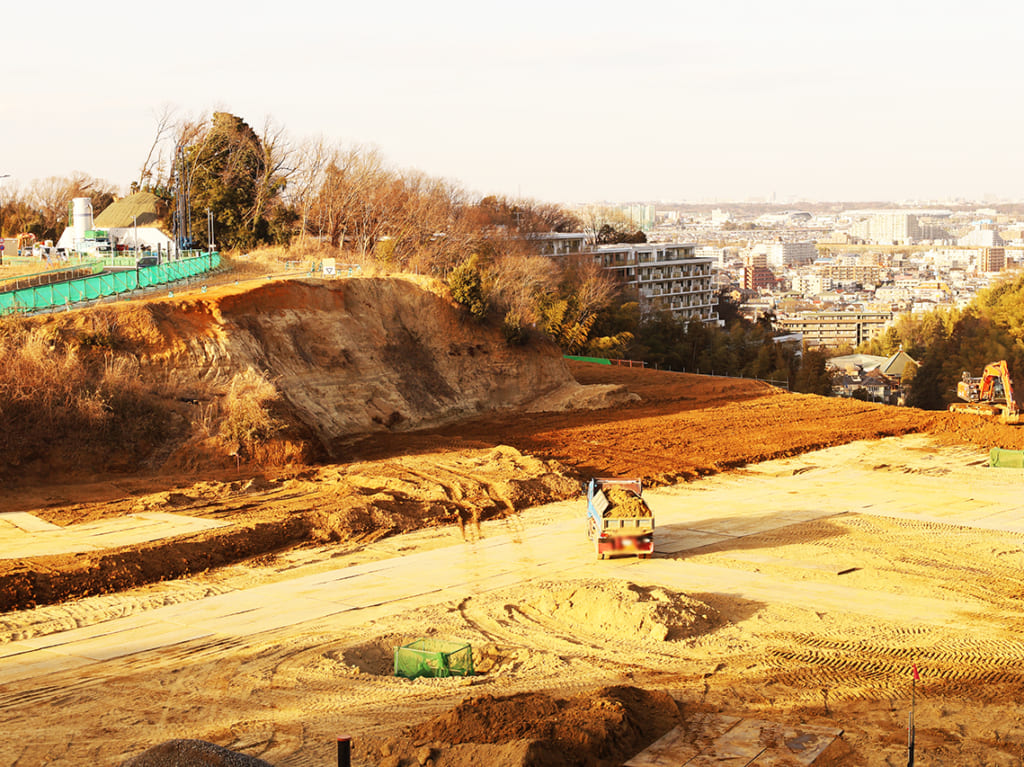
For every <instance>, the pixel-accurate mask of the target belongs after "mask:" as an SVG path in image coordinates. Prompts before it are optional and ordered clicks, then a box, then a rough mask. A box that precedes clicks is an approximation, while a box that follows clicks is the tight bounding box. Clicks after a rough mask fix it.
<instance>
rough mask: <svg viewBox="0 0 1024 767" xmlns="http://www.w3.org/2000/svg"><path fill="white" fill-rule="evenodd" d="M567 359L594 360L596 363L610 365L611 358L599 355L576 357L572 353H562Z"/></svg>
mask: <svg viewBox="0 0 1024 767" xmlns="http://www.w3.org/2000/svg"><path fill="white" fill-rule="evenodd" d="M564 356H565V358H566V359H567V360H576V361H577V362H596V363H597V364H598V365H611V364H612V361H611V360H606V359H603V358H601V357H577V356H576V355H573V354H566V355H564Z"/></svg>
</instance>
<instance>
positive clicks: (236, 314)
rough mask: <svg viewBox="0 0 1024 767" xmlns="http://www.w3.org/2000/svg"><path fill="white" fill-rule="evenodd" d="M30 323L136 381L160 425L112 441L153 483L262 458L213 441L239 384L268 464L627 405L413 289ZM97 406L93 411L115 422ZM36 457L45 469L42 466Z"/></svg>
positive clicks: (298, 285)
mask: <svg viewBox="0 0 1024 767" xmlns="http://www.w3.org/2000/svg"><path fill="white" fill-rule="evenodd" d="M30 325H31V326H32V328H33V330H34V331H35V332H36V333H41V334H43V336H44V337H45V338H47V339H49V340H48V344H49V345H50V347H51V348H53V347H58V348H60V349H65V350H67V349H73V350H74V351H75V353H76V354H77V355H78V356H80V357H81V358H83V359H84V360H85V361H86V362H90V361H91V364H92V367H93V368H94V369H97V370H99V369H100V368H103V369H104V370H106V371H108V372H109V370H110V369H111V368H112V367H115V366H117V365H121V367H123V368H126V369H129V370H131V371H133V376H132V378H133V379H135V380H134V383H136V384H138V385H141V386H142V387H144V388H145V390H146V391H147V392H150V393H151V394H152V395H153V396H156V397H157V398H158V399H160V400H161V401H160V403H159V404H160V407H157V408H156V410H157V411H160V412H164V411H170V413H171V414H170V415H169V416H168V418H167V419H166V426H165V428H163V429H161V430H160V434H159V435H156V436H154V435H149V436H148V437H147V438H146V440H144V442H145V444H138V442H139V440H137V439H135V438H134V437H129V438H126V439H124V440H123V441H124V442H126V443H132V442H135V443H136V444H126V445H125V446H124V447H125V449H131V452H132V455H133V456H134V457H136V458H138V457H143V456H144V457H146V459H147V460H148V465H149V467H150V468H152V469H160V468H161V467H167V466H170V467H172V468H173V467H177V468H190V469H196V468H202V465H203V461H202V457H203V456H205V457H206V459H207V461H206V462H207V463H208V464H212V465H215V464H216V460H217V458H218V455H219V457H220V458H221V459H224V458H225V457H227V456H234V457H239V456H240V457H242V458H254V459H258V460H259V461H260V462H266V461H267V460H268V458H271V457H273V456H272V455H271V453H270V452H268V451H267V450H266V449H264V450H263V451H262V452H260V451H257V450H255V449H250V450H249V451H248V453H247V451H246V450H245V449H244V448H245V447H246V446H245V445H242V446H241V448H240V447H239V445H237V444H235V445H232V443H231V440H230V439H227V438H225V439H221V440H220V444H218V440H217V439H216V438H217V436H218V433H219V434H220V436H222V437H223V436H224V431H225V429H224V422H225V420H231V419H232V418H234V417H236V416H237V417H239V418H240V417H242V416H238V414H234V413H232V412H230V403H228V404H225V403H226V398H230V397H229V395H231V394H232V391H233V390H235V391H236V392H237V391H238V390H239V389H240V388H244V387H246V386H247V387H248V388H249V389H255V388H259V386H262V387H263V389H262V391H263V394H262V395H260V396H261V397H262V399H260V398H259V397H256V398H255V400H254V401H251V402H248V403H246V402H244V401H243V403H242V405H237V406H236V407H237V408H241V407H242V406H246V407H249V406H251V405H253V404H255V405H260V404H262V405H265V407H266V408H267V409H269V410H270V411H271V412H272V414H273V419H274V420H273V422H272V425H273V426H274V427H275V428H267V429H264V432H267V433H262V434H260V435H259V437H260V439H259V440H254V441H259V442H267V441H269V442H274V439H270V437H276V438H278V441H280V440H281V438H282V435H283V438H284V439H285V440H286V441H290V444H291V446H292V447H294V446H295V443H298V444H299V447H298V449H293V450H291V452H290V453H289V452H288V451H287V450H278V451H277V453H276V457H277V458H282V457H284V458H285V459H287V458H288V457H289V456H293V457H294V456H299V457H302V456H306V457H308V456H309V455H310V454H312V455H318V456H320V457H329V456H331V455H332V453H333V452H334V450H333V448H334V446H336V445H337V444H339V443H343V442H344V441H345V440H346V439H349V438H351V437H353V436H355V435H365V434H368V433H373V432H384V431H406V430H409V429H415V428H423V427H428V426H437V425H440V424H444V423H448V422H451V421H454V420H458V419H460V418H465V417H467V416H471V415H478V414H481V413H487V412H491V411H494V410H496V409H509V408H524V409H544V410H559V409H563V408H565V407H592V406H607V405H609V404H613V403H614V402H616V401H618V400H621V399H623V398H626V397H628V396H629V395H628V394H626V393H625V391H624V389H622V387H617V386H614V385H606V386H592V387H583V386H581V385H580V384H578V383H576V382H575V380H574V379H573V378H572V376H571V375H570V374H569V371H568V369H567V367H566V364H565V362H564V361H563V359H562V357H561V355H560V353H559V351H558V349H557V348H556V347H555V346H553V345H551V344H549V343H547V342H545V341H543V340H541V339H539V338H537V339H533V340H532V341H530V342H529V343H528V344H526V345H524V346H509V345H508V344H507V343H506V342H505V339H504V337H503V335H502V333H501V332H500V329H498V328H496V327H494V326H491V325H488V324H485V323H480V322H479V321H477V320H475V319H473V318H471V317H470V316H468V315H467V314H466V313H465V312H464V311H462V310H461V309H460V308H459V307H458V306H457V305H455V304H453V303H452V302H451V300H450V299H448V298H446V297H444V296H442V295H440V294H439V292H435V290H431V289H430V283H428V282H427V281H425V280H423V281H415V280H412V279H399V278H386V279H385V278H367V279H350V280H337V281H324V280H313V279H307V280H280V281H272V282H258V283H254V282H249V283H245V284H243V285H234V286H227V287H222V288H218V289H215V290H210V291H208V292H205V293H198V292H194V293H192V294H189V295H187V296H186V297H173V296H168V297H165V298H160V299H154V300H147V301H135V302H121V303H116V304H108V305H102V306H97V307H93V308H91V309H86V310H81V311H77V312H70V313H67V314H58V315H51V316H47V317H43V318H34V319H33V320H31V321H30ZM109 399H110V397H107V398H106V400H104V402H103V404H104V406H105V409H106V410H108V411H109V410H115V411H116V407H111V406H110V405H109V402H108V401H109ZM237 399H238V397H236V400H237ZM257 400H258V401H257ZM150 404H152V403H150ZM118 415H120V414H119V413H117V412H115V413H114V416H115V417H116V416H118ZM159 415H160V413H155V414H154V413H142V414H141V415H140V416H139V418H140V419H142V420H151V421H155V420H159ZM243 415H244V414H243ZM250 415H251V414H250ZM235 419H236V420H237V418H235ZM282 426H283V427H287V428H283V429H282V428H276V427H282ZM236 431H237V429H236ZM269 432H273V434H271V433H269ZM65 436H71V437H72V438H71V439H70V440H67V441H71V442H74V441H75V440H74V438H73V435H61V434H60V433H57V434H54V435H52V437H53V439H50V440H48V442H49V444H50V445H51V446H52V447H53V448H54V449H55V450H57V451H59V445H60V443H61V442H62V441H65V440H64V439H62V438H63V437H65ZM236 441H237V440H236ZM105 447H106V448H107V449H111V448H112V447H113V446H111V445H107V446H105ZM249 447H250V448H252V446H251V445H250V446H249ZM36 458H37V459H40V458H41V459H43V462H44V463H48V465H50V466H52V465H53V459H54V458H55V456H53V455H42V456H38V455H37V456H36ZM168 459H176V460H171V461H170V463H169V464H168V463H167V462H168ZM278 462H280V461H278ZM57 463H60V461H59V460H58V461H57ZM113 463H114V464H117V461H116V460H115V461H113ZM121 463H124V461H122V462H121ZM232 463H233V461H232Z"/></svg>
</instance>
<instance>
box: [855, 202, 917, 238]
mask: <svg viewBox="0 0 1024 767" xmlns="http://www.w3.org/2000/svg"><path fill="white" fill-rule="evenodd" d="M850 231H851V233H852V234H853V235H854V236H855V237H859V238H861V239H863V240H867V241H869V242H876V243H879V244H885V245H904V244H909V243H913V242H917V241H918V240H920V239H922V237H921V227H920V225H919V224H918V217H917V215H915V214H913V213H906V212H904V211H898V210H879V211H873V212H870V213H868V215H867V216H866V217H865V218H863V219H862V220H860V221H857V222H856V223H855V224H854V225H853V226H852V227H851V228H850Z"/></svg>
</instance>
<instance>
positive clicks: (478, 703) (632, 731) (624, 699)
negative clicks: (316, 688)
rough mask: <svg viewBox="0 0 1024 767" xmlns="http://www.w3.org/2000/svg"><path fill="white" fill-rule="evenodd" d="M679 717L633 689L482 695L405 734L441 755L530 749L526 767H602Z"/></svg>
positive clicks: (669, 701) (660, 700) (668, 700)
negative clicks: (486, 748) (562, 695)
mask: <svg viewBox="0 0 1024 767" xmlns="http://www.w3.org/2000/svg"><path fill="white" fill-rule="evenodd" d="M681 714H682V711H681V707H680V704H679V703H677V702H676V701H675V700H674V699H673V698H672V697H671V696H669V695H667V694H665V693H662V692H650V691H647V690H642V689H639V688H636V687H625V686H616V687H606V688H604V689H601V690H597V691H596V692H593V693H588V694H585V695H579V696H576V697H573V698H569V699H559V698H553V697H551V696H549V695H545V694H543V693H521V694H518V695H511V696H507V697H495V696H491V695H485V696H481V697H479V698H471V699H468V700H465V701H463V702H462V703H460V704H459V705H457V706H455V707H454V708H453V709H451V710H450V711H448V712H447V713H445V714H442V715H441V716H439V717H437V718H435V719H432V720H430V721H427V722H424V723H423V724H421V725H418V726H416V727H413V728H411V729H410V730H409V733H408V735H409V737H411V738H412V739H413V740H414V741H415V742H422V741H430V742H434V743H438V744H441V746H442V747H441V748H440V749H439V751H442V752H443V751H444V750H445V746H446V745H447V746H451V745H458V744H468V743H473V744H484V743H487V744H497V745H501V744H513V743H516V742H525V743H526V744H528V746H527V747H526V748H525V749H524V751H525V753H524V754H523V758H522V762H521V764H522V765H523V766H524V767H555V765H567V766H568V765H572V766H576V765H578V766H579V767H598V765H600V766H601V767H603V766H604V765H617V764H621V763H622V762H623V761H625V760H626V759H629V758H630V757H632V756H633V755H634V754H636V753H637V752H639V751H641V750H643V749H644V748H645V747H646V746H648V745H649V744H650V743H652V742H654V741H655V740H657V739H658V738H659V737H661V736H662V735H663V734H664V733H666V732H667V731H668V730H670V729H671V728H672V727H674V726H676V725H677V724H678V723H679V722H680V721H681V719H682V716H681ZM437 763H438V764H444V763H445V761H444V760H443V759H440V758H439V759H438V762H437ZM504 763H505V764H508V762H504Z"/></svg>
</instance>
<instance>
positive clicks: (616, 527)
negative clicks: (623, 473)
mask: <svg viewBox="0 0 1024 767" xmlns="http://www.w3.org/2000/svg"><path fill="white" fill-rule="evenodd" d="M587 538H588V539H589V540H590V541H591V542H592V543H593V544H594V552H595V553H596V554H597V558H598V559H604V558H605V557H606V556H609V555H611V554H636V555H637V556H638V557H639V558H641V559H646V558H648V557H650V556H651V554H653V553H654V514H652V513H651V510H650V508H649V507H648V506H647V503H646V502H645V501H644V499H643V483H642V481H641V480H639V479H604V478H599V477H595V478H593V479H591V480H590V482H589V483H588V484H587Z"/></svg>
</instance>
